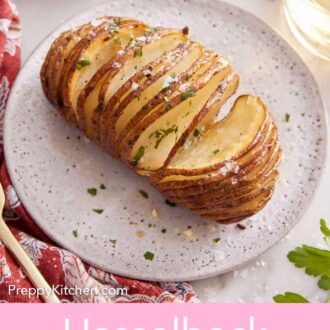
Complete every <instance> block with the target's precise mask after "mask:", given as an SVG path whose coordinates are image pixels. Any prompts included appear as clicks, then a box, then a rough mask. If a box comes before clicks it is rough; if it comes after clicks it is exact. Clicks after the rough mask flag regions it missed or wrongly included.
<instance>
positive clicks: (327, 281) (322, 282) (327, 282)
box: [317, 275, 330, 290]
mask: <svg viewBox="0 0 330 330" xmlns="http://www.w3.org/2000/svg"><path fill="white" fill-rule="evenodd" d="M317 285H318V286H319V288H320V289H323V290H330V276H325V275H323V276H322V277H321V278H320V279H319V281H318V282H317Z"/></svg>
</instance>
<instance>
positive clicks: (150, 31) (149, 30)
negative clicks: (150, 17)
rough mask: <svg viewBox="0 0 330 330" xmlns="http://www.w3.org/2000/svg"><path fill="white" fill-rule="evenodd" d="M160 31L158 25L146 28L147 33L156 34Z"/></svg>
mask: <svg viewBox="0 0 330 330" xmlns="http://www.w3.org/2000/svg"><path fill="white" fill-rule="evenodd" d="M157 31H158V27H151V28H148V29H147V30H146V34H154V33H155V32H157Z"/></svg>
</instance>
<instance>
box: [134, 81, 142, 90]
mask: <svg viewBox="0 0 330 330" xmlns="http://www.w3.org/2000/svg"><path fill="white" fill-rule="evenodd" d="M139 88H140V86H139V85H138V84H137V83H135V82H133V83H132V90H133V91H136V90H138V89H139Z"/></svg>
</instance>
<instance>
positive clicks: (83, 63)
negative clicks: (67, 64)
mask: <svg viewBox="0 0 330 330" xmlns="http://www.w3.org/2000/svg"><path fill="white" fill-rule="evenodd" d="M90 64H91V61H90V60H88V59H82V60H80V61H78V63H77V65H76V68H77V69H78V70H81V69H82V68H84V67H85V66H87V65H90Z"/></svg>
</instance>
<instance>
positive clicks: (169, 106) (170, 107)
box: [165, 103, 172, 111]
mask: <svg viewBox="0 0 330 330" xmlns="http://www.w3.org/2000/svg"><path fill="white" fill-rule="evenodd" d="M171 109H172V106H171V103H166V106H165V110H166V111H169V110H171Z"/></svg>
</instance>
